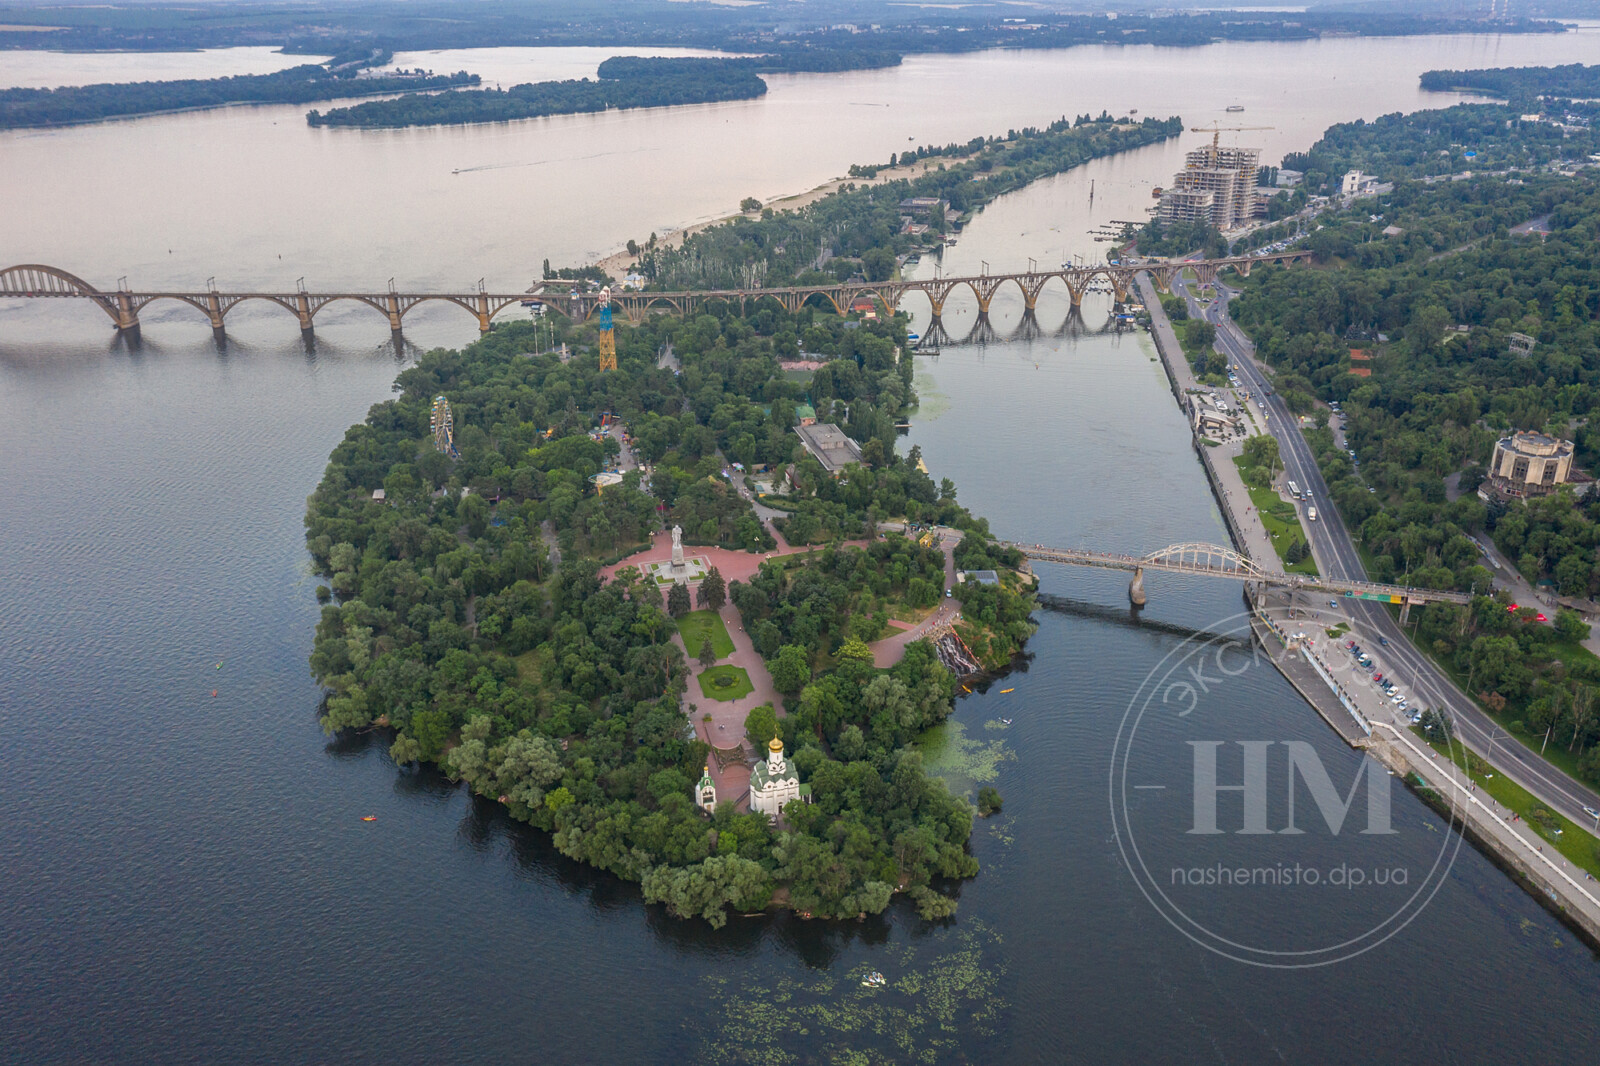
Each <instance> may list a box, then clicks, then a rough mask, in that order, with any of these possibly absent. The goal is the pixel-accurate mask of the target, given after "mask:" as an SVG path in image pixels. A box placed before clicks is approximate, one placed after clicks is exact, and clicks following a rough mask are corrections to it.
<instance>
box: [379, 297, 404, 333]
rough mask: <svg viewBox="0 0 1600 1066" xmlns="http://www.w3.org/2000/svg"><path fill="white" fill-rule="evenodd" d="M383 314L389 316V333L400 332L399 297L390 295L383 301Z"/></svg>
mask: <svg viewBox="0 0 1600 1066" xmlns="http://www.w3.org/2000/svg"><path fill="white" fill-rule="evenodd" d="M383 310H384V313H385V314H387V315H388V316H389V332H390V333H399V332H400V297H398V296H396V295H395V294H394V293H392V292H391V293H390V294H389V295H387V296H385V297H384V299H383Z"/></svg>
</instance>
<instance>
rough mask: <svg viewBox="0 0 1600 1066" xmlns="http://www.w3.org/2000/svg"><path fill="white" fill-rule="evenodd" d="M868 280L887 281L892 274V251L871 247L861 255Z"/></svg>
mask: <svg viewBox="0 0 1600 1066" xmlns="http://www.w3.org/2000/svg"><path fill="white" fill-rule="evenodd" d="M861 265H862V268H863V269H864V271H865V272H866V275H867V280H868V281H888V280H889V278H890V277H891V276H892V275H893V274H894V253H893V252H891V251H890V250H889V249H887V248H871V249H868V250H867V251H866V252H865V253H864V254H863V255H862V256H861Z"/></svg>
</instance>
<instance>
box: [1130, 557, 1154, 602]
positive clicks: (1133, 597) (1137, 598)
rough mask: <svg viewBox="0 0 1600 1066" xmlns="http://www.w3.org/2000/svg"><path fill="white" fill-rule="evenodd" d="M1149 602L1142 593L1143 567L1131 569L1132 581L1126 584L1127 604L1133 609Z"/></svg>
mask: <svg viewBox="0 0 1600 1066" xmlns="http://www.w3.org/2000/svg"><path fill="white" fill-rule="evenodd" d="M1149 601H1150V598H1149V597H1148V596H1146V595H1145V592H1144V567H1142V566H1136V567H1134V568H1133V580H1132V581H1130V582H1128V602H1129V603H1131V604H1133V606H1134V607H1143V606H1144V605H1145V604H1146V603H1148V602H1149Z"/></svg>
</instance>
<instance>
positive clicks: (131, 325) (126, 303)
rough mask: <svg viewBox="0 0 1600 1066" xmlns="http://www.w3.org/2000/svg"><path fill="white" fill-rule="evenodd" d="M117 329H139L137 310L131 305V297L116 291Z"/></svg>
mask: <svg viewBox="0 0 1600 1066" xmlns="http://www.w3.org/2000/svg"><path fill="white" fill-rule="evenodd" d="M117 330H118V331H119V332H122V333H128V332H134V333H137V332H138V331H139V312H138V310H137V309H136V308H135V307H134V306H133V297H132V296H129V295H128V294H127V293H123V292H119V293H117Z"/></svg>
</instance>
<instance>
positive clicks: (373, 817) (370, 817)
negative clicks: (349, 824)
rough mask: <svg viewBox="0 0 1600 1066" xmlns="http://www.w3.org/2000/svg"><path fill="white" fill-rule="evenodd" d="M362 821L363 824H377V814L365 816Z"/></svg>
mask: <svg viewBox="0 0 1600 1066" xmlns="http://www.w3.org/2000/svg"><path fill="white" fill-rule="evenodd" d="M361 820H362V821H363V822H376V821H377V820H378V816H377V815H376V814H363V815H362V816H361Z"/></svg>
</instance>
